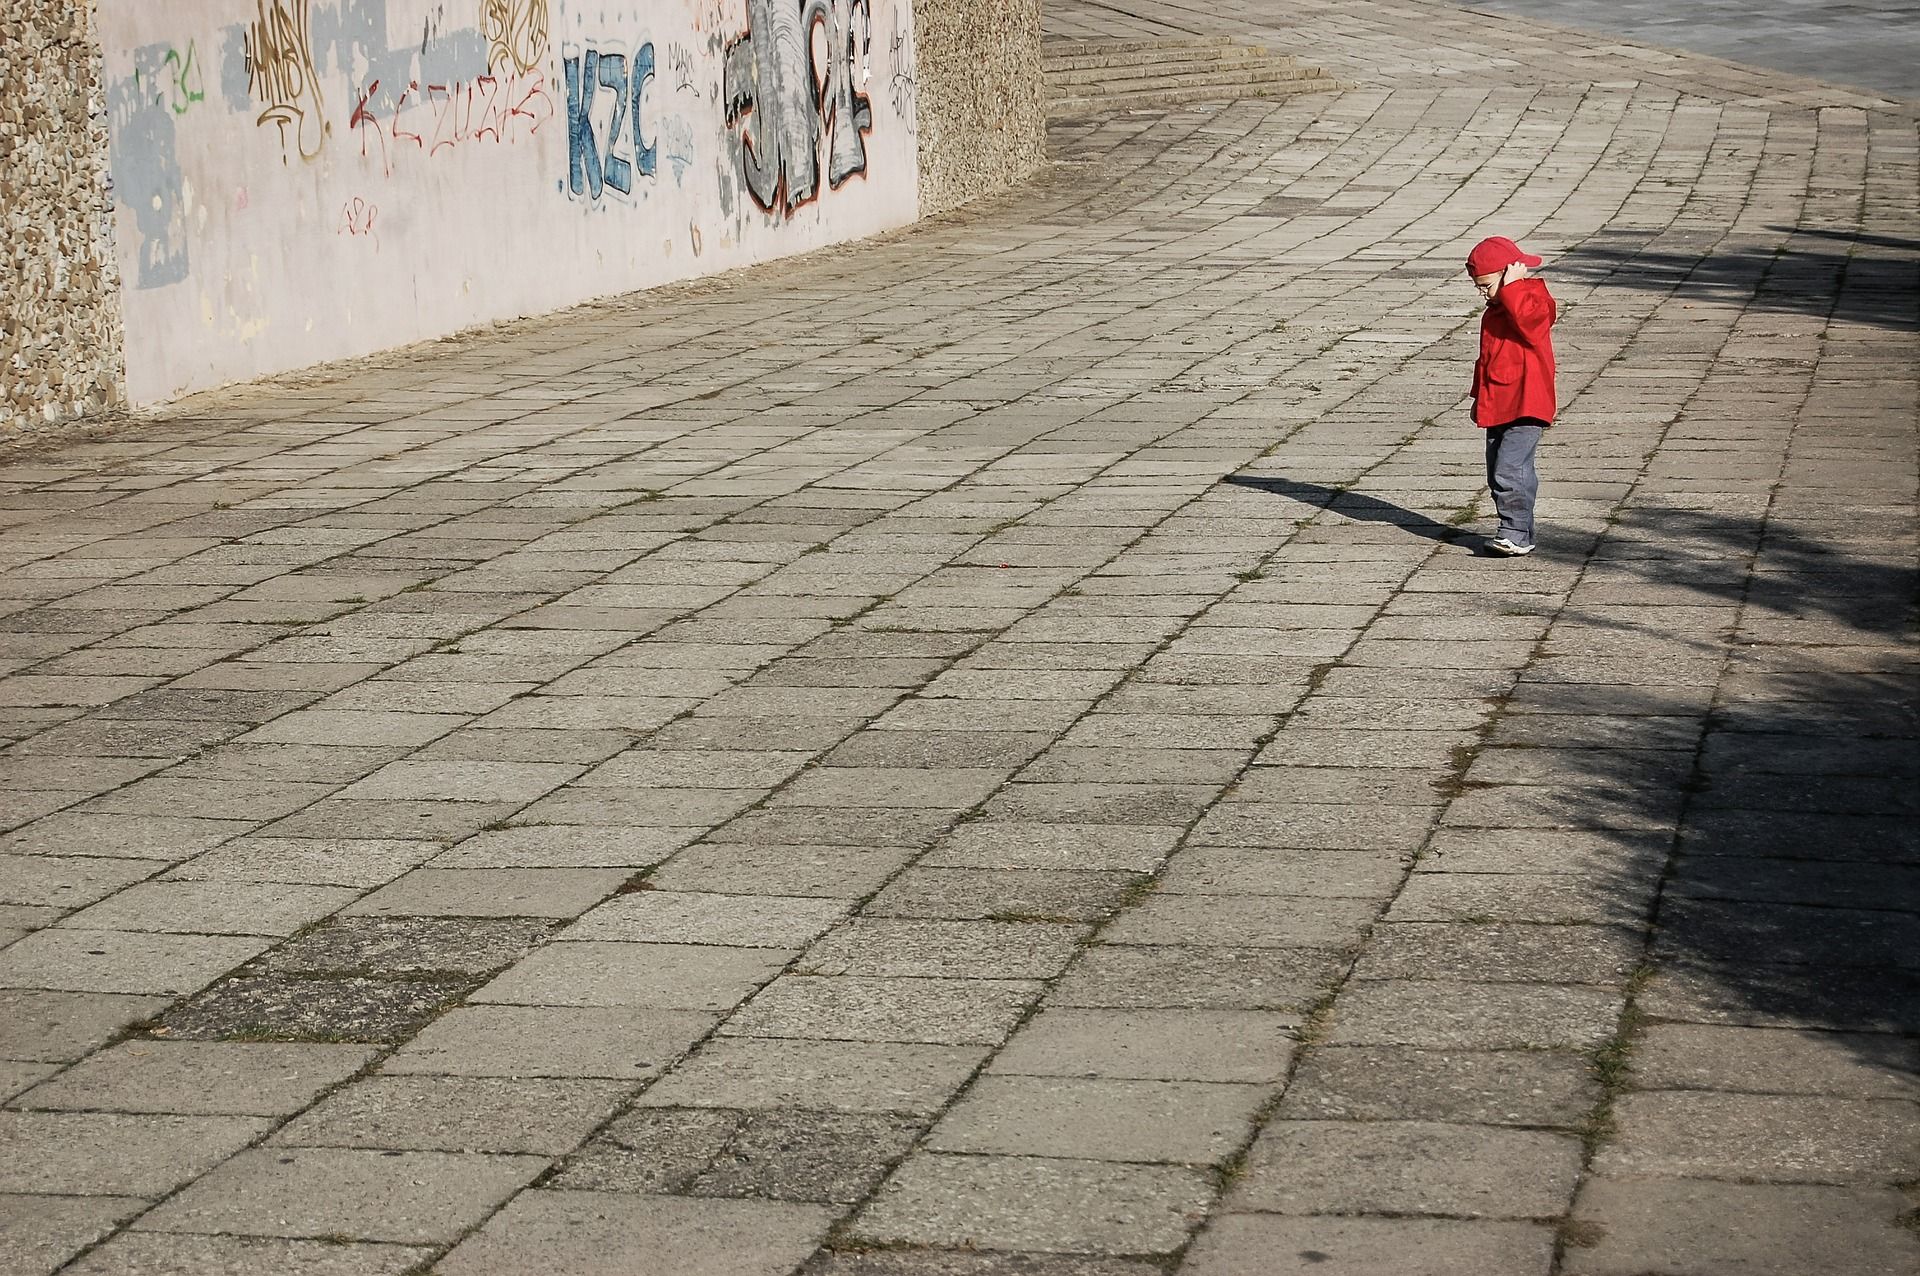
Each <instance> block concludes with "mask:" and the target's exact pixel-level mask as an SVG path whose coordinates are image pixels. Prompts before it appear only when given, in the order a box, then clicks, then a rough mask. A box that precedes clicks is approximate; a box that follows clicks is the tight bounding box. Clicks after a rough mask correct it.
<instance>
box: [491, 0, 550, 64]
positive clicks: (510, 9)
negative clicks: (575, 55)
mask: <svg viewBox="0 0 1920 1276" xmlns="http://www.w3.org/2000/svg"><path fill="white" fill-rule="evenodd" d="M480 33H481V34H482V35H484V36H485V37H486V40H487V70H488V71H489V72H490V73H492V74H494V75H504V74H507V73H508V72H515V73H518V74H520V75H525V74H527V73H528V72H529V71H533V70H536V69H537V68H538V67H539V66H540V64H541V59H543V58H545V57H546V56H547V0H481V4H480Z"/></svg>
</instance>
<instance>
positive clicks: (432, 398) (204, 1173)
mask: <svg viewBox="0 0 1920 1276" xmlns="http://www.w3.org/2000/svg"><path fill="white" fill-rule="evenodd" d="M1138 9H1139V10H1140V11H1143V12H1144V11H1145V9H1146V6H1144V5H1141V6H1138ZM1153 10H1154V11H1155V12H1157V13H1158V14H1159V15H1160V17H1161V19H1173V20H1177V21H1176V25H1180V24H1184V26H1182V27H1181V29H1212V30H1225V29H1230V30H1233V31H1236V32H1238V33H1240V34H1243V35H1247V36H1248V37H1249V38H1258V39H1266V40H1269V41H1271V42H1272V43H1274V44H1276V45H1281V46H1285V47H1289V48H1294V49H1298V50H1300V51H1302V52H1305V53H1307V54H1309V55H1311V56H1312V57H1313V58H1314V60H1316V61H1319V62H1320V63H1321V64H1322V65H1327V66H1329V67H1331V68H1333V69H1334V70H1336V72H1337V73H1338V74H1340V75H1341V76H1342V77H1343V78H1344V79H1345V80H1346V81H1348V82H1350V83H1352V84H1356V85H1359V86H1361V87H1356V88H1352V89H1349V90H1346V91H1342V92H1339V93H1333V94H1327V95H1320V96H1314V97H1308V98H1296V99H1291V100H1287V101H1283V102H1278V103H1262V102H1241V103H1235V104H1227V105H1215V106H1206V107H1193V108H1181V109H1178V110H1173V111H1168V112H1165V113H1157V114H1136V115H1127V116H1122V117H1119V118H1115V119H1110V120H1106V121H1089V122H1084V123H1077V124H1075V125H1073V126H1071V127H1066V128H1062V129H1061V130H1060V131H1059V132H1058V135H1057V138H1056V143H1057V146H1056V149H1057V154H1058V157H1059V160H1060V163H1059V164H1058V165H1057V167H1056V168H1055V169H1054V170H1053V171H1052V173H1051V174H1050V175H1049V176H1048V177H1047V178H1046V179H1045V180H1044V181H1042V182H1041V183H1039V184H1038V185H1036V186H1035V187H1033V188H1031V189H1030V190H1027V191H1025V192H1023V193H1021V194H1019V195H1018V196H1015V197H1013V198H1010V199H1007V200H1004V201H1000V202H997V203H994V204H991V205H987V206H983V207H979V208H975V209H973V210H970V211H968V212H966V213H963V214H961V215H959V216H955V217H951V218H948V219H946V220H944V221H942V222H940V223H938V224H935V225H932V226H928V227H925V228H922V229H921V230H919V231H917V232H914V233H911V234H905V235H901V236H897V237H894V238H891V239H889V240H885V241H881V242H876V243H871V244H865V245H860V246H857V247H851V248H847V249H844V250H840V251H836V252H832V253H828V254H823V255H820V256H818V257H815V258H812V259H809V260H807V261H804V262H800V263H795V264H789V265H785V266H781V267H776V268H769V269H764V270H758V271H752V272H748V273H744V274H741V275H738V276H734V277H730V278H727V279H724V280H720V281H717V282H710V283H706V284H703V285H700V286H697V287H686V288H681V289H675V290H667V291H663V292H660V293H655V294H650V295H646V296H642V297H636V298H632V299H630V300H627V301H624V302H621V303H619V304H616V305H609V306H605V307H601V308H597V309H591V310H587V311H584V312H581V313H578V314H575V315H570V316H567V317H565V318H562V319H559V320H555V321H549V322H541V323H529V324H525V325H521V326H520V327H518V328H517V329H515V330H512V331H508V332H502V333H500V334H497V335H494V336H489V337H485V338H481V339H476V340H471V341H466V342H462V343H457V344H446V345H442V346H437V347H434V348H432V349H430V350H426V351H423V352H421V353H419V354H418V355H415V356H408V357H396V358H392V359H389V360H385V361H381V362H376V363H371V364H366V365H359V366H355V367H353V368H351V369H347V370H344V371H341V372H339V373H335V374H326V375H319V376H314V377H312V378H310V379H308V380H306V381H304V382H302V383H297V384H287V385H283V386H281V387H278V388H262V389H253V390H248V391H244V392H237V393H233V394H230V395H227V396H224V397H219V398H208V399H204V400H201V401H198V402H195V403H192V404H189V405H186V406H185V407H183V408H182V409H181V410H180V411H179V412H177V413H175V414H172V415H170V416H168V417H166V418H165V419H162V420H157V421H153V422H149V423H143V424H140V425H138V426H135V427H131V428H128V429H125V430H123V431H121V432H119V433H117V434H115V435H113V436H112V437H111V438H109V439H107V440H105V441H96V442H73V443H70V444H68V445H66V446H63V447H60V448H57V449H54V450H50V451H45V452H43V453H41V454H39V455H37V456H33V457H29V458H26V459H16V460H15V461H14V462H13V463H11V464H10V466H9V467H8V468H7V469H5V470H4V471H0V495H3V498H4V499H3V500H0V506H4V510H5V519H6V523H7V528H6V532H5V538H4V542H3V543H4V558H3V559H0V568H4V570H3V571H0V599H4V600H5V601H3V602H0V611H3V612H4V613H5V614H4V616H0V660H4V661H5V666H4V667H5V669H6V670H7V675H6V677H5V678H4V680H3V681H0V715H3V721H4V731H5V733H6V736H7V737H8V738H9V739H11V740H13V741H14V743H13V744H12V745H11V747H9V748H7V749H6V751H5V752H3V753H0V791H3V792H4V794H5V798H4V803H3V804H0V805H3V806H4V810H5V812H6V819H5V822H4V823H5V826H6V827H8V828H10V829H11V830H12V831H11V832H9V833H6V834H5V835H4V838H0V851H4V858H3V859H0V882H3V883H4V892H5V894H4V900H5V907H4V913H3V914H0V924H4V925H5V926H8V927H11V928H12V929H11V930H9V931H8V932H7V933H6V935H5V939H6V940H9V941H11V942H10V943H8V944H7V946H6V947H4V948H0V1059H5V1060H9V1061H10V1062H6V1063H4V1064H0V1078H4V1082H5V1085H4V1091H0V1093H6V1094H10V1095H11V1096H12V1097H11V1098H10V1099H9V1100H8V1101H7V1104H6V1107H5V1109H4V1111H0V1192H4V1193H7V1194H9V1195H5V1196H0V1217H3V1218H4V1225H3V1226H0V1270H4V1271H6V1272H8V1273H39V1272H48V1271H53V1270H56V1269H58V1270H62V1271H64V1272H68V1273H89V1274H94V1276H101V1274H109V1273H112V1274H120V1273H163V1272H164V1273H195V1274H196V1276H198V1274H201V1273H210V1272H233V1273H275V1274H279V1273H290V1272H298V1273H309V1274H320V1273H324V1274H326V1276H362V1274H367V1273H401V1272H410V1271H429V1270H431V1271H434V1272H438V1273H443V1274H444V1276H476V1274H479V1273H490V1274H499V1276H525V1274H526V1273H532V1272H553V1273H672V1274H673V1276H786V1274H789V1273H794V1272H796V1271H804V1272H805V1273H807V1276H1152V1274H1153V1273H1160V1272H1167V1271H1175V1270H1177V1271H1179V1272H1182V1273H1189V1274H1191V1276H1230V1274H1231V1276H1281V1274H1285V1273H1293V1272H1311V1273H1315V1276H1400V1274H1412V1273H1433V1274H1444V1276H1542V1274H1545V1273H1550V1272H1561V1273H1569V1274H1572V1273H1579V1274H1582V1276H1598V1274H1601V1273H1616V1274H1620V1276H1630V1274H1636V1273H1644V1272H1654V1271H1657V1272H1660V1273H1686V1274H1689V1276H1693V1274H1707V1273H1715V1274H1731V1273H1739V1274H1740V1276H1756V1274H1761V1276H1764V1274H1772V1273H1777V1274H1779V1276H1787V1274H1791V1276H1806V1274H1807V1273H1813V1272H1820V1273H1848V1274H1864V1273H1910V1272H1911V1271H1913V1270H1914V1269H1915V1265H1916V1264H1917V1263H1920V1230H1916V1228H1915V1226H1914V1220H1915V1215H1914V1213H1913V1211H1914V1209H1915V1207H1916V1206H1917V1205H1920V1200H1916V1198H1915V1197H1914V1195H1913V1194H1912V1193H1913V1183H1914V1182H1915V1180H1917V1179H1920V1107H1917V1100H1920V1082H1917V1081H1916V1069H1917V1067H1920V1058H1917V1057H1916V1032H1920V974H1917V973H1916V967H1917V966H1920V824H1917V822H1916V820H1915V814H1916V811H1915V807H1916V793H1920V785H1916V784H1915V779H1916V775H1917V774H1920V751H1917V750H1916V747H1915V737H1916V717H1915V704H1916V697H1915V690H1916V683H1915V679H1914V676H1913V675H1914V668H1913V660H1914V647H1913V638H1914V610H1913V603H1914V582H1915V565H1916V564H1915V553H1916V540H1915V515H1916V494H1915V478H1916V465H1915V461H1916V453H1915V447H1916V416H1917V414H1920V361H1917V360H1916V358H1915V355H1916V331H1917V330H1920V209H1917V208H1916V180H1915V176H1916V128H1915V112H1914V110H1913V109H1912V108H1911V107H1910V106H1906V105H1897V104H1883V105H1878V106H1876V105H1874V104H1873V102H1872V100H1871V99H1869V98H1864V97H1862V96H1861V95H1859V94H1857V93H1855V92H1852V91H1847V90H1835V89H1829V88H1825V87H1823V86H1820V85H1817V84H1813V83H1811V82H1799V81H1793V82H1784V83H1773V82H1768V81H1766V79H1765V77H1759V76H1756V75H1755V73H1753V72H1751V71H1749V70H1745V69H1742V68H1739V67H1731V66H1728V65H1726V64H1721V63H1715V62H1712V61H1708V60H1702V59H1695V58H1691V57H1686V56H1680V55H1671V54H1663V53H1658V52H1657V51H1652V50H1648V49H1645V48H1641V47H1638V46H1631V45H1619V44H1615V43H1612V42H1610V41H1602V40H1597V39H1583V38H1579V37H1573V36H1570V35H1567V34H1565V33H1558V32H1553V31H1551V30H1548V29H1546V28H1538V27H1532V26H1528V25H1526V24H1520V25H1519V26H1518V27H1517V28H1516V30H1517V31H1518V34H1517V36H1516V39H1517V40H1519V41H1520V42H1521V43H1522V44H1524V45H1526V47H1527V48H1528V49H1529V50H1532V52H1530V53H1529V54H1528V55H1527V56H1523V57H1517V58H1515V59H1514V60H1512V61H1511V62H1489V61H1488V60H1487V59H1486V58H1485V57H1484V51H1483V50H1476V49H1475V48H1474V47H1473V46H1472V44H1471V41H1470V40H1469V39H1468V38H1467V37H1466V35H1465V33H1466V32H1468V31H1469V30H1470V29H1471V27H1472V25H1473V24H1474V23H1475V22H1477V21H1478V19H1475V18H1473V17H1472V15H1468V14H1463V13H1461V12H1460V11H1458V10H1453V9H1448V8H1446V7H1444V6H1441V5H1437V4H1433V3H1429V2H1427V0H1392V2H1390V3H1384V4H1364V5H1363V4H1360V3H1358V2H1357V0H1341V2H1338V3H1315V4H1311V5H1309V4H1305V3H1298V4H1296V3H1292V2H1290V0H1207V3H1205V4H1204V5H1201V4H1198V3H1194V4H1190V5H1185V6H1183V5H1182V4H1181V3H1179V2H1178V0H1167V2H1162V3H1156V4H1155V5H1154V6H1153ZM1138 21H1140V19H1138V18H1135V17H1130V16H1128V14H1127V12H1126V11H1125V10H1124V9H1123V8H1121V7H1117V6H1115V5H1111V4H1108V5H1089V6H1084V7H1082V8H1079V9H1076V10H1074V11H1072V12H1069V11H1067V10H1065V9H1063V8H1059V7H1056V9H1055V11H1054V13H1053V16H1052V17H1051V18H1050V24H1051V26H1052V28H1053V30H1054V31H1055V32H1056V33H1058V34H1074V33H1076V32H1075V31H1074V30H1072V28H1074V27H1076V26H1077V27H1080V28H1087V29H1091V30H1093V32H1094V33H1095V34H1098V33H1101V32H1102V31H1103V30H1106V31H1110V32H1119V31H1124V30H1126V29H1128V27H1129V25H1130V24H1136V23H1137V22H1138ZM1103 23H1104V24H1110V25H1108V26H1107V27H1104V28H1103V26H1102V24H1103ZM1078 33H1079V34H1085V33H1086V32H1085V31H1084V30H1082V31H1079V32H1078ZM1493 229H1498V230H1500V231H1503V232H1506V233H1509V234H1512V235H1515V236H1518V237H1520V238H1522V239H1524V240H1526V241H1527V242H1528V243H1530V244H1532V245H1535V246H1537V247H1538V248H1539V249H1541V250H1543V251H1545V252H1546V253H1547V254H1548V255H1549V257H1550V258H1551V264H1552V269H1551V275H1550V277H1551V279H1552V281H1553V287H1554V288H1555V290H1556V292H1557V294H1558V295H1559V297H1560V298H1561V301H1562V305H1563V307H1564V309H1563V319H1562V339H1561V348H1562V358H1563V375H1564V383H1563V387H1564V391H1565V398H1566V400H1567V408H1566V415H1565V419H1564V423H1563V424H1561V425H1560V426H1558V427H1557V428H1556V429H1555V431H1554V433H1553V435H1552V437H1551V440H1550V442H1549V445H1548V447H1547V450H1546V452H1545V459H1544V469H1545V473H1546V476H1547V483H1548V487H1547V498H1546V500H1545V502H1544V503H1543V514H1544V518H1545V524H1546V531H1545V536H1544V548H1543V549H1542V550H1541V551H1540V552H1539V553H1538V554H1536V555H1535V556H1534V557H1532V558H1530V559H1527V560H1525V561H1520V562H1510V561H1503V560H1494V559H1489V558H1484V557H1480V556H1477V555H1476V554H1475V552H1474V546H1475V544H1476V543H1477V539H1478V535H1479V534H1480V533H1481V532H1483V531H1485V530H1486V529H1487V526H1488V520H1487V517H1486V515H1487V509H1486V506H1485V503H1484V500H1483V499H1482V498H1481V496H1480V494H1479V489H1480V477H1479V471H1480V457H1479V454H1478V446H1479V438H1478V436H1477V435H1476V434H1475V432H1474V431H1473V430H1472V428H1471V427H1470V426H1468V425H1467V424H1466V423H1465V421H1464V419H1463V417H1462V414H1461V411H1460V408H1461V397H1462V390H1463V388H1464V383H1465V379H1466V376H1465V373H1466V367H1467V364H1468V362H1469V360H1470V357H1471V349H1472V341H1473V326H1474V322H1475V319H1474V309H1475V304H1476V301H1475V298H1474V297H1473V295H1472V293H1471V290H1470V289H1468V288H1467V287H1466V285H1465V283H1464V282H1463V281H1462V279H1461V278H1460V266H1459V262H1460V260H1461V258H1462V254H1463V251H1464V248H1465V246H1466V244H1467V243H1469V242H1470V241H1471V240H1472V239H1473V238H1474V237H1476V236H1477V235H1478V234H1480V233H1482V232H1483V231H1486V230H1493ZM1903 1184H1904V1185H1905V1186H1904V1187H1903V1186H1902V1185H1903ZM63 1264H64V1266H63Z"/></svg>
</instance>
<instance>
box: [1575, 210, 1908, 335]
mask: <svg viewBox="0 0 1920 1276" xmlns="http://www.w3.org/2000/svg"><path fill="white" fill-rule="evenodd" d="M1798 233H1800V234H1813V233H1816V232H1810V231H1801V232H1798ZM1823 235H1824V236H1830V237H1832V238H1835V239H1843V240H1846V241H1847V242H1849V243H1850V244H1860V245H1866V246H1868V247H1870V248H1873V249H1876V250H1879V251H1876V252H1874V253H1872V254H1871V255H1855V254H1854V253H1853V252H1852V251H1850V250H1849V249H1844V248H1835V249H1833V250H1831V251H1827V250H1821V251H1813V252H1807V251H1800V250H1795V249H1788V248H1781V249H1778V250H1761V249H1750V248H1741V249H1734V250H1731V251H1726V252H1703V253H1688V252H1676V251H1651V250H1646V249H1641V248H1636V247H1631V246H1628V245H1626V244H1625V243H1623V244H1622V245H1621V246H1619V247H1613V246H1609V245H1608V244H1607V242H1606V240H1605V239H1604V238H1601V239H1598V240H1590V241H1588V243H1586V244H1584V245H1582V246H1580V247H1578V248H1576V249H1573V250H1572V251H1570V252H1568V253H1567V254H1566V255H1565V256H1563V257H1560V258H1557V259H1555V261H1554V263H1553V270H1554V272H1555V274H1557V275H1561V276H1564V277H1566V278H1568V279H1572V280H1576V281H1578V282H1581V283H1587V284H1592V285H1594V286H1596V287H1602V288H1640V289H1651V290H1653V291H1658V292H1669V291H1670V292H1672V294H1673V296H1674V299H1675V300H1678V301H1681V302H1687V301H1706V302H1720V303H1725V304H1728V305H1732V306H1752V307H1756V308H1758V309H1761V310H1773V311H1786V312H1790V313H1797V314H1806V315H1813V316H1816V317H1818V318H1821V319H1826V318H1828V317H1829V316H1831V317H1832V318H1833V319H1834V320H1836V321H1843V322H1851V323H1862V324H1871V325H1873V326H1875V327H1879V328H1888V329H1892V330H1895V331H1899V332H1912V331H1915V330H1916V329H1920V256H1904V257H1892V256H1887V255H1886V250H1893V251H1895V252H1902V253H1912V254H1920V245H1915V244H1914V243H1912V242H1911V241H1907V240H1900V239H1894V238H1892V237H1890V236H1874V235H1865V234H1861V235H1850V234H1840V233H1837V232H1824V233H1823Z"/></svg>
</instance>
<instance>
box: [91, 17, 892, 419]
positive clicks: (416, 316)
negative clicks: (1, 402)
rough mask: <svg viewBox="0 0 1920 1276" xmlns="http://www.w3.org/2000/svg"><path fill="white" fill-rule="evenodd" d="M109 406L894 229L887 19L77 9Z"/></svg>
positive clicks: (159, 397) (145, 400)
mask: <svg viewBox="0 0 1920 1276" xmlns="http://www.w3.org/2000/svg"><path fill="white" fill-rule="evenodd" d="M99 13H100V29H101V39H102V46H103V49H104V54H105V68H106V73H105V74H106V84H107V99H108V104H109V107H110V110H111V116H112V154H111V164H112V171H113V179H114V188H115V196H116V216H117V233H118V244H119V256H120V263H121V269H122V272H123V274H124V276H125V281H126V282H125V293H124V306H125V311H126V323H127V333H128V341H127V349H126V384H127V393H128V396H129V397H130V398H131V399H132V401H133V402H134V403H136V404H141V403H152V402H155V401H158V400H163V399H167V398H171V397H173V396H175V395H178V394H180V393H182V392H184V391H187V390H191V389H195V388H198V387H202V386H209V385H215V384H218V383H220V382H224V381H233V380H238V379H242V378H246V377H250V376H256V375H259V374H261V373H265V372H272V371H276V370H280V369H286V368H294V367H299V366H301V365H304V364H311V363H316V362H321V361H325V360H329V359H338V358H342V357H346V356H350V355H356V354H363V353H367V352H370V351H374V350H381V349H386V348H389V347H392V346H397V345H403V344H406V343H408V342H412V341H416V340H419V339H421V338H425V337H431V336H436V335H439V334H443V333H447V332H452V331H455V330H458V329H460V328H464V327H470V326H472V325H474V324H477V323H484V322H486V321H488V320H494V319H502V318H508V317H513V316H519V315H527V314H536V313H539V312H542V311H548V310H555V309H559V308H561V307H564V306H567V305H569V304H572V303H575V302H578V301H582V300H585V299H588V298H592V297H597V296H604V295H608V294H613V293H621V292H629V291H632V290H635V289H639V288H645V287H648V286H651V285H654V284H658V283H661V282H664V281H667V280H671V279H679V278H684V277H687V276H689V275H695V274H703V273H708V272H711V271H716V270H724V269H727V268H729V267H733V266H738V265H743V264H746V263H749V262H756V261H764V260H767V259H768V258H772V257H777V256H781V255H784V254H787V253H794V252H801V251H805V250H807V249H811V248H816V247H819V246H821V245H823V244H828V243H833V242H837V241H841V240H846V239H853V238H857V237H860V236H863V235H869V234H872V233H874V232H876V231H879V230H884V229H887V228H889V227H894V226H900V225H904V224H906V223H908V222H911V221H913V220H914V219H915V218H916V217H917V216H918V215H919V181H918V171H917V148H916V144H915V141H914V121H913V118H912V116H911V114H910V113H903V112H902V110H901V109H900V108H899V106H898V105H896V103H897V102H904V103H905V104H906V105H907V106H908V107H909V108H910V107H911V97H910V95H909V96H905V97H902V96H899V95H896V94H892V93H889V92H887V91H885V87H886V86H887V85H888V84H889V83H890V82H891V81H892V80H893V78H894V77H895V76H896V75H897V74H899V71H900V68H901V66H902V65H903V64H904V65H906V66H908V67H910V66H911V63H912V50H913V47H914V45H913V26H912V21H913V14H912V9H911V6H910V4H909V3H908V0H804V3H797V2H795V0H648V2H647V3H625V4H621V3H603V2H601V0H176V2H175V3H171V4H165V5H159V4H154V3H152V0H99Z"/></svg>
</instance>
